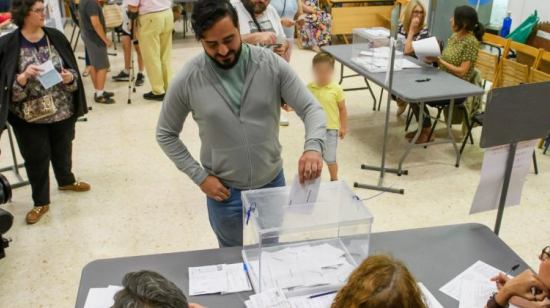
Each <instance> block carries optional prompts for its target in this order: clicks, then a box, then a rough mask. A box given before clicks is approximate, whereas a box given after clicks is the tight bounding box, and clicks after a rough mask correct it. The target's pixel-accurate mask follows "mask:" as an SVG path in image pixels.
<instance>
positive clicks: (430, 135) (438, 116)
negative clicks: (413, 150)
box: [418, 108, 443, 149]
mask: <svg viewBox="0 0 550 308" xmlns="http://www.w3.org/2000/svg"><path fill="white" fill-rule="evenodd" d="M420 112H424V111H423V110H420ZM442 112H443V108H437V116H436V117H435V120H434V124H433V125H432V129H430V134H429V135H428V141H427V142H430V139H432V136H433V134H434V131H435V127H436V126H437V122H438V121H439V118H440V117H441V113H442ZM426 116H429V115H426ZM418 125H422V123H419V124H418ZM418 129H420V126H419V128H418ZM427 147H428V146H427V145H425V146H424V149H426V148H427Z"/></svg>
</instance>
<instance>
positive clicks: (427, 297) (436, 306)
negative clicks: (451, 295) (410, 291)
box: [418, 282, 482, 308]
mask: <svg viewBox="0 0 550 308" xmlns="http://www.w3.org/2000/svg"><path fill="white" fill-rule="evenodd" d="M418 286H419V287H420V291H421V292H422V295H424V301H425V304H426V306H428V308H443V306H442V305H441V304H440V303H439V301H438V300H437V299H436V298H435V297H434V296H433V294H432V292H430V290H428V288H426V286H425V285H424V284H423V283H421V282H419V283H418ZM480 307H482V306H480Z"/></svg>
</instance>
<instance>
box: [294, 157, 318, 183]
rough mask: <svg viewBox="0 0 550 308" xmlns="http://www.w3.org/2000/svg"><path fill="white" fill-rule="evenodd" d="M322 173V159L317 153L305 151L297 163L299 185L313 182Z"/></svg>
mask: <svg viewBox="0 0 550 308" xmlns="http://www.w3.org/2000/svg"><path fill="white" fill-rule="evenodd" d="M321 171H323V157H322V156H321V153H319V152H317V151H305V152H304V154H302V157H300V160H299V162H298V176H299V178H300V183H301V184H302V185H304V184H305V182H306V181H309V180H315V179H316V178H318V177H320V176H321Z"/></svg>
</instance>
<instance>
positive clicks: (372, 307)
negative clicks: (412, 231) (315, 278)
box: [332, 255, 426, 308]
mask: <svg viewBox="0 0 550 308" xmlns="http://www.w3.org/2000/svg"><path fill="white" fill-rule="evenodd" d="M390 307H400V308H426V304H425V303H424V300H423V297H422V293H421V291H420V289H419V287H418V285H417V283H416V281H415V280H414V278H413V276H412V275H411V273H410V272H409V270H408V269H407V267H405V265H404V264H403V263H402V262H400V261H398V260H395V259H393V258H391V257H387V256H381V255H376V256H370V257H368V258H367V259H366V260H365V261H363V263H362V264H361V265H360V266H359V267H358V268H357V269H356V270H355V271H354V272H353V273H352V274H351V276H350V277H349V280H348V283H347V284H346V285H345V286H344V288H342V290H340V292H338V294H337V295H336V299H335V300H334V303H333V304H332V308H390Z"/></svg>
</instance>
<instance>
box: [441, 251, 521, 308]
mask: <svg viewBox="0 0 550 308" xmlns="http://www.w3.org/2000/svg"><path fill="white" fill-rule="evenodd" d="M499 273H502V271H500V270H498V269H497V268H494V267H492V266H490V265H488V264H487V263H485V262H483V261H477V262H476V263H474V265H472V266H470V267H469V268H468V269H466V270H465V271H464V272H462V273H460V274H459V275H458V276H456V277H455V278H454V279H453V280H451V281H449V282H448V283H447V284H446V285H444V286H443V287H441V289H439V290H440V291H441V292H443V293H445V294H447V295H449V296H450V297H452V298H454V299H456V300H457V301H459V302H460V306H459V308H465V307H485V304H487V301H488V300H489V298H490V297H491V295H492V294H493V293H495V292H497V287H496V284H495V283H494V282H492V281H491V278H492V277H494V276H497V275H498V274H499ZM510 307H516V306H514V305H510Z"/></svg>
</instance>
